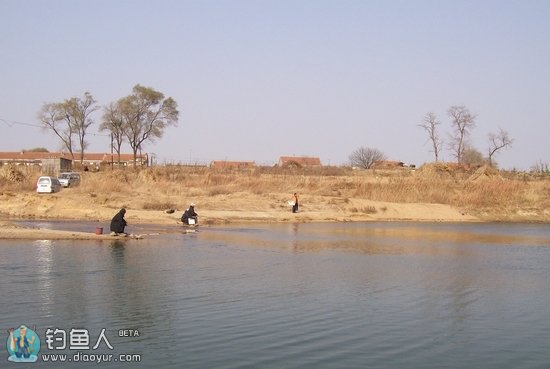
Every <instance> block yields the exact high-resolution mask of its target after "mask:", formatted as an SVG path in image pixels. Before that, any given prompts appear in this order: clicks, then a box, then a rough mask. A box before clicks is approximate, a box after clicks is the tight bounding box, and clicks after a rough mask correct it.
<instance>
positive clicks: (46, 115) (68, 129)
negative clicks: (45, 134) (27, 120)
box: [38, 92, 99, 163]
mask: <svg viewBox="0 0 550 369" xmlns="http://www.w3.org/2000/svg"><path fill="white" fill-rule="evenodd" d="M95 103H96V101H95V100H94V98H93V96H92V95H91V94H90V93H89V92H86V93H84V98H83V99H80V98H78V97H72V98H70V99H67V100H65V101H63V102H60V103H46V104H44V105H43V106H42V109H41V110H40V112H39V113H38V119H39V120H40V121H41V122H42V125H43V127H44V128H45V129H49V130H51V131H52V132H53V133H55V135H57V136H58V137H59V139H60V140H61V142H62V144H63V146H64V148H66V149H67V151H68V152H69V154H70V155H71V158H73V159H74V142H73V140H75V138H76V140H77V141H78V145H79V146H80V163H82V162H83V160H84V151H85V149H86V147H87V142H86V132H87V130H88V128H89V127H90V126H91V125H92V124H93V123H94V122H93V120H92V119H91V117H90V115H91V114H92V113H93V112H94V111H96V110H97V109H98V108H99V107H98V106H96V105H95Z"/></svg>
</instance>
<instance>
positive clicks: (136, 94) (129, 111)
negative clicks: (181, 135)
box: [116, 85, 179, 165]
mask: <svg viewBox="0 0 550 369" xmlns="http://www.w3.org/2000/svg"><path fill="white" fill-rule="evenodd" d="M116 104H117V109H118V110H119V112H120V114H121V116H122V119H123V121H124V135H125V136H126V138H127V139H128V143H129V144H130V147H132V151H133V153H134V165H135V164H136V158H137V152H138V150H141V146H142V144H143V143H144V142H146V141H154V140H155V139H156V138H160V137H162V135H163V133H164V129H165V128H166V127H167V126H170V125H177V123H178V116H179V112H178V109H177V106H178V104H177V103H176V101H175V100H174V99H172V98H171V97H168V98H164V94H163V93H161V92H159V91H156V90H154V89H153V88H151V87H143V86H140V85H135V86H134V88H133V93H132V94H131V95H129V96H127V97H124V98H122V99H120V100H118V101H117V103H116Z"/></svg>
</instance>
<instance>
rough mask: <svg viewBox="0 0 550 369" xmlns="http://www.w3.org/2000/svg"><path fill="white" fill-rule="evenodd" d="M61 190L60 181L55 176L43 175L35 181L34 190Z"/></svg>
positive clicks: (49, 191)
mask: <svg viewBox="0 0 550 369" xmlns="http://www.w3.org/2000/svg"><path fill="white" fill-rule="evenodd" d="M59 191H61V183H60V182H59V180H58V179H57V178H56V177H50V176H43V177H40V178H38V181H36V192H38V193H54V192H59Z"/></svg>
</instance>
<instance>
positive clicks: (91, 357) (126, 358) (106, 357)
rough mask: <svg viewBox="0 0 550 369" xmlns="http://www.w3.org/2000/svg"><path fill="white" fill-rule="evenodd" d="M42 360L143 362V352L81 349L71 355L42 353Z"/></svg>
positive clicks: (59, 361) (97, 362) (64, 361)
mask: <svg viewBox="0 0 550 369" xmlns="http://www.w3.org/2000/svg"><path fill="white" fill-rule="evenodd" d="M40 357H41V359H42V361H44V362H52V363H53V362H57V363H78V362H83V363H96V364H101V363H113V362H115V363H117V362H123V363H124V362H126V363H134V362H135V363H137V362H141V354H119V355H113V354H86V353H82V352H80V351H78V352H75V353H74V354H71V355H66V354H41V355H40Z"/></svg>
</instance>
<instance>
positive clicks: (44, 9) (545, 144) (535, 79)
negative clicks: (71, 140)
mask: <svg viewBox="0 0 550 369" xmlns="http://www.w3.org/2000/svg"><path fill="white" fill-rule="evenodd" d="M0 35H1V36H0V119H3V120H0V129H1V132H2V134H1V135H0V151H18V150H21V149H30V148H33V147H46V148H48V149H49V150H51V151H54V150H58V149H60V145H59V141H58V139H57V138H56V137H55V136H54V135H52V134H50V133H47V132H44V131H42V130H40V129H39V128H36V127H32V126H26V125H21V124H15V123H14V122H22V123H30V124H38V121H37V118H36V116H37V112H38V110H39V109H40V108H41V106H42V105H43V103H45V102H58V101H62V100H64V99H66V98H70V97H73V96H79V97H81V96H82V95H83V94H84V92H85V91H89V92H90V93H92V95H93V96H94V97H95V98H96V100H98V103H99V104H101V105H106V104H108V103H110V102H112V101H115V100H117V99H118V98H120V97H123V96H126V95H128V94H130V93H131V89H132V87H133V86H134V85H135V84H138V83H139V84H142V85H145V86H150V87H153V88H155V89H157V90H159V91H161V92H163V93H164V94H165V95H166V96H171V97H173V98H174V99H175V100H176V101H177V102H178V104H179V109H180V112H181V115H180V121H179V125H178V127H171V128H168V129H167V131H166V132H165V135H164V137H163V138H162V139H161V140H159V141H158V142H156V143H154V144H147V145H145V148H144V149H145V151H146V152H151V153H155V154H156V155H157V157H158V161H160V162H163V161H167V162H189V161H198V162H202V163H208V162H209V161H211V160H216V159H218V160H255V161H256V162H257V163H259V164H273V163H275V162H276V161H277V159H278V157H279V156H281V155H309V156H319V157H320V158H321V161H322V162H323V163H324V164H331V165H338V164H343V163H345V162H347V160H348V156H349V154H350V153H351V152H352V151H353V150H354V149H356V148H358V147H361V146H365V147H373V148H378V149H379V150H381V151H383V152H384V153H385V154H386V155H387V156H388V158H389V159H393V160H400V161H404V162H407V163H415V164H417V165H421V164H422V163H424V162H427V161H432V160H433V154H432V153H430V152H429V150H430V146H429V144H428V143H427V142H426V138H427V136H426V134H425V132H423V131H422V129H420V128H419V127H418V126H417V124H419V123H420V122H421V119H422V117H423V116H424V115H425V114H426V113H427V112H429V111H433V112H434V113H436V114H437V115H438V117H439V119H440V120H441V121H442V123H443V124H442V126H441V127H440V130H441V135H442V137H443V138H445V139H447V134H448V133H449V132H450V130H451V126H450V120H449V119H448V117H447V116H446V110H447V108H449V107H450V106H451V105H465V106H466V107H467V108H469V109H470V110H471V111H472V112H474V113H476V114H477V115H478V117H477V127H476V128H475V130H474V131H473V132H472V144H473V145H474V146H475V147H476V148H477V149H478V150H480V151H482V152H483V153H485V152H486V150H487V147H488V143H487V135H488V133H489V132H496V131H497V130H498V128H499V127H501V128H503V129H505V130H507V131H508V132H509V134H510V136H511V137H512V138H514V140H515V142H514V145H513V147H512V148H511V149H509V150H507V151H505V152H501V153H500V154H499V155H497V157H496V160H497V162H498V163H499V164H500V166H501V167H503V168H514V167H515V168H518V169H529V167H530V166H532V165H533V164H535V163H537V162H540V161H543V162H550V149H549V147H550V145H549V140H550V1H547V0H538V1H536V0H520V1H488V0H476V1H456V0H452V1H440V0H438V1H435V0H434V1H420V0H418V1H415V0H407V1H393V0H388V1H383V0H379V1H368V0H363V1H359V0H358V1H349V0H331V1H326V0H307V1H306V0H302V1H300V0H292V1H287V0H250V1H242V0H232V1H229V0H224V1H221V0H220V1H210V0H196V1H185V0H181V1H164V0H157V1H112V0H94V1H80V0H51V1H25V0H0ZM95 119H96V122H97V125H99V121H100V119H101V114H100V113H98V114H96V115H95ZM97 125H96V128H97ZM96 128H94V129H93V130H91V131H90V132H91V133H95V132H97V129H96ZM126 148H127V151H128V152H129V151H130V150H129V148H128V147H126ZM89 151H94V152H108V151H109V140H108V138H106V137H103V136H90V148H89ZM443 157H444V159H447V160H452V156H451V154H450V153H449V151H448V150H445V151H444V153H443Z"/></svg>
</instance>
